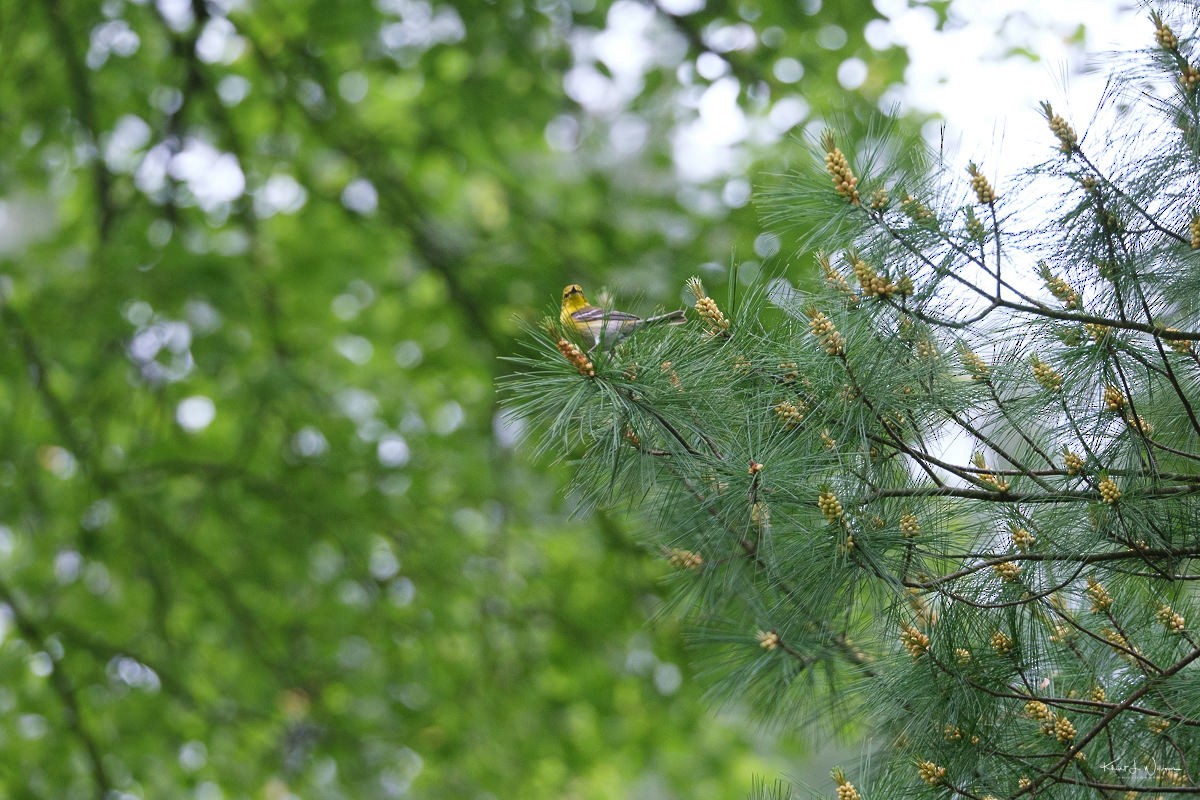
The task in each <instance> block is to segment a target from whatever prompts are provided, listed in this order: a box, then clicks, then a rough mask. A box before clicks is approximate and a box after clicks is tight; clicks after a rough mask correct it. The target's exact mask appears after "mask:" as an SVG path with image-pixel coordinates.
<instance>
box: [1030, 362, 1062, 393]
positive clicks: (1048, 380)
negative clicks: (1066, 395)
mask: <svg viewBox="0 0 1200 800" xmlns="http://www.w3.org/2000/svg"><path fill="white" fill-rule="evenodd" d="M1029 365H1030V367H1032V369H1033V377H1034V379H1035V380H1037V382H1038V384H1040V385H1041V387H1042V388H1043V389H1045V390H1046V391H1048V392H1057V391H1058V390H1059V389H1061V388H1062V385H1063V376H1062V373H1061V372H1058V371H1057V370H1055V369H1054V368H1053V367H1051V366H1050V365H1049V364H1047V363H1046V362H1045V361H1042V360H1041V359H1040V358H1038V357H1037V355H1036V354H1034V355H1032V356H1030V357H1029Z"/></svg>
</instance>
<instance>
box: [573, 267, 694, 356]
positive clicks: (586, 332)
mask: <svg viewBox="0 0 1200 800" xmlns="http://www.w3.org/2000/svg"><path fill="white" fill-rule="evenodd" d="M558 318H559V319H560V320H561V321H562V324H563V325H565V326H566V327H568V328H574V329H575V330H577V331H579V333H580V335H581V336H583V337H584V338H586V339H588V340H589V341H591V342H592V347H591V348H590V349H595V348H596V346H597V345H599V344H600V343H601V342H604V343H605V344H606V345H611V344H614V343H616V342H617V341H619V340H621V339H623V338H624V337H626V336H628V335H629V334H630V333H632V332H633V331H635V330H637V329H638V328H641V327H644V326H646V325H656V324H658V323H660V322H667V323H670V324H672V325H678V324H680V323H682V322H684V321H685V317H684V314H683V309H680V310H678V311H672V312H670V313H668V314H659V315H658V316H656V317H646V318H645V319H642V318H641V317H638V316H634V315H633V314H629V313H626V312H624V311H612V310H609V309H604V308H597V307H596V306H594V305H592V304H591V303H589V302H588V301H587V298H586V297H584V296H583V287H582V286H580V285H579V284H577V283H572V284H568V285H567V286H565V287H563V293H562V313H560V314H559V317H558Z"/></svg>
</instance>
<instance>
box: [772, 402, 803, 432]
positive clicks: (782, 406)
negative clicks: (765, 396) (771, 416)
mask: <svg viewBox="0 0 1200 800" xmlns="http://www.w3.org/2000/svg"><path fill="white" fill-rule="evenodd" d="M803 402H804V401H800V403H796V402H794V401H792V400H784V401H783V402H780V403H776V404H775V408H774V410H775V414H776V416H778V417H779V418H780V419H781V420H783V423H784V424H785V425H787V426H788V427H789V428H795V427H798V426H799V425H800V423H801V422H803V421H804V412H805V411H807V410H808V408H807V406H805V405H803Z"/></svg>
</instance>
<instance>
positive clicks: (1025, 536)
mask: <svg viewBox="0 0 1200 800" xmlns="http://www.w3.org/2000/svg"><path fill="white" fill-rule="evenodd" d="M1012 540H1013V547H1015V548H1017V550H1019V551H1021V552H1022V553H1026V552H1028V551H1029V548H1031V547H1033V543H1034V541H1035V540H1034V538H1033V534H1032V533H1030V532H1029V531H1027V530H1025V529H1024V528H1013V529H1012Z"/></svg>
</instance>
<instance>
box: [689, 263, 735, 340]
mask: <svg viewBox="0 0 1200 800" xmlns="http://www.w3.org/2000/svg"><path fill="white" fill-rule="evenodd" d="M687 288H688V291H689V292H691V293H692V296H693V297H694V298H696V313H697V314H698V315H699V316H700V319H702V320H704V325H705V327H706V328H707V332H708V335H709V336H728V335H729V320H728V319H726V318H725V315H724V314H723V313H722V312H721V309H720V308H719V307H718V306H717V301H715V300H713V299H712V298H711V297H709V296H708V295H707V294H705V293H704V284H703V283H701V282H700V279H699V278H698V277H695V276H692V277H691V278H688V279H687Z"/></svg>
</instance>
